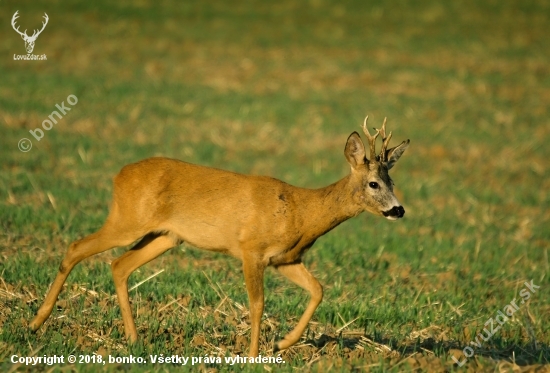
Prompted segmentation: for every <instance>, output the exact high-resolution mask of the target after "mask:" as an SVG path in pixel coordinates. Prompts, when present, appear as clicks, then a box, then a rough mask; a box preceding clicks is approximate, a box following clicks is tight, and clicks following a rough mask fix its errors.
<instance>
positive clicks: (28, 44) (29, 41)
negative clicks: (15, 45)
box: [11, 11, 49, 53]
mask: <svg viewBox="0 0 550 373" xmlns="http://www.w3.org/2000/svg"><path fill="white" fill-rule="evenodd" d="M18 12H19V11H16V12H15V13H14V14H13V17H12V18H11V26H12V27H13V29H14V30H15V31H16V32H17V33H18V34H19V35H21V38H23V40H24V41H25V49H26V50H27V53H32V51H33V49H34V43H35V42H36V38H37V37H38V35H40V33H41V32H42V31H44V28H45V27H46V25H47V24H48V19H49V18H48V15H47V14H46V13H44V22H42V28H41V29H40V31H39V30H34V32H33V34H32V35H31V36H29V35H27V30H25V31H24V32H21V31H19V26H17V27H15V21H16V20H17V18H19V15H18V14H17V13H18Z"/></svg>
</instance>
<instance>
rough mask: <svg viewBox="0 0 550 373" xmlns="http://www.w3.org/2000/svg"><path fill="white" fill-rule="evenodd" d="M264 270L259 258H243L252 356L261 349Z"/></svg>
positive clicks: (250, 353) (251, 256) (256, 354)
mask: <svg viewBox="0 0 550 373" xmlns="http://www.w3.org/2000/svg"><path fill="white" fill-rule="evenodd" d="M264 270H265V265H263V264H262V263H261V262H260V261H259V260H257V259H256V258H254V257H253V255H249V256H248V257H245V258H243V271H244V280H245V282H246V290H247V291H248V300H249V303H250V305H249V308H250V324H251V333H250V351H249V355H250V356H251V357H256V356H258V353H259V349H260V324H261V321H262V314H263V312H264Z"/></svg>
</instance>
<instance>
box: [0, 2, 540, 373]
mask: <svg viewBox="0 0 550 373" xmlns="http://www.w3.org/2000/svg"><path fill="white" fill-rule="evenodd" d="M176 4H177V5H176ZM16 10H19V14H20V18H19V19H18V24H19V25H20V26H21V29H22V30H23V29H28V30H31V29H33V28H38V27H39V26H40V23H41V22H42V16H43V13H44V12H46V13H47V14H48V16H49V23H48V25H47V27H46V28H45V30H44V31H43V32H42V34H40V36H39V37H38V39H37V41H36V46H35V50H34V52H33V53H34V54H37V55H41V54H46V55H47V60H46V61H21V60H14V57H13V55H14V54H15V55H19V54H25V53H26V52H25V48H24V42H23V40H22V39H21V37H19V35H17V34H16V33H15V32H14V30H13V29H12V28H11V25H10V19H11V17H12V15H13V14H14V13H15V11H16ZM0 14H1V17H0V20H1V23H0V36H1V37H0V52H1V53H0V56H1V58H0V129H1V131H2V135H1V136H0V159H1V163H0V368H1V369H2V370H3V371H10V370H12V371H26V370H30V369H33V368H29V367H25V366H24V365H17V364H13V363H12V362H11V357H12V355H14V354H15V355H18V356H43V355H48V356H50V355H55V354H57V355H64V356H68V355H69V354H74V355H92V354H100V355H101V356H103V357H104V359H105V358H106V357H107V356H108V355H111V356H119V357H124V356H126V357H127V356H130V355H133V356H142V357H148V356H149V355H160V354H164V355H165V356H168V355H182V356H188V357H191V356H195V357H199V356H200V357H204V356H206V355H208V356H220V357H224V356H234V355H237V354H245V353H246V351H247V349H248V340H249V327H248V300H247V296H246V291H245V287H244V280H243V276H242V270H241V266H240V263H239V262H238V261H236V260H235V259H232V258H229V257H226V256H222V255H217V254H212V253H208V252H203V251H198V250H195V249H193V248H191V247H189V246H186V245H182V246H180V247H177V248H175V249H173V250H171V251H169V252H168V253H166V254H164V255H163V256H161V257H160V258H159V259H157V260H155V261H154V262H152V263H150V264H149V265H147V266H144V267H142V268H141V269H139V270H138V271H137V272H136V273H135V274H133V275H132V277H131V278H130V286H133V285H138V286H137V288H135V289H134V290H133V291H131V293H130V295H131V300H132V306H133V312H134V315H135V317H136V324H137V326H138V333H139V336H140V341H139V342H138V343H137V344H136V345H132V346H130V347H128V346H127V344H126V340H125V338H124V330H123V324H122V319H121V316H120V311H119V308H118V303H117V301H116V296H115V292H114V285H113V282H112V278H111V273H110V266H109V263H110V262H111V260H112V259H114V258H116V257H117V256H119V255H121V254H122V253H123V252H124V251H125V249H127V248H118V249H115V250H113V251H110V252H106V253H103V254H100V255H97V256H95V257H93V258H90V259H88V260H86V261H85V262H82V263H81V264H79V265H78V266H77V267H76V268H75V270H74V271H73V272H72V274H71V276H70V277H69V279H68V281H67V283H66V288H65V290H64V291H63V292H62V293H61V295H60V297H59V301H58V304H57V309H54V312H53V314H52V316H51V317H50V318H49V319H48V321H47V322H46V324H45V325H44V326H43V327H42V328H41V329H40V330H39V331H38V332H37V333H36V334H33V333H30V332H29V331H28V329H27V326H28V323H29V321H30V320H31V318H32V317H33V316H34V314H35V312H36V310H37V309H38V307H39V306H40V304H41V302H42V301H43V299H44V296H45V294H46V292H47V290H48V287H49V285H50V283H51V281H52V280H53V278H54V276H55V274H56V273H57V269H58V267H59V264H60V262H61V260H62V258H63V255H64V253H65V251H66V249H67V247H68V245H69V244H70V243H71V242H72V241H74V240H76V239H78V238H82V237H84V236H85V235H88V234H90V233H92V232H94V231H96V230H97V229H99V227H101V225H102V224H103V222H104V219H105V217H106V216H107V213H108V206H109V202H110V198H111V192H112V177H113V176H114V175H115V174H116V173H117V172H118V170H120V168H121V167H122V166H124V165H125V164H127V163H130V162H134V161H137V160H139V159H143V158H147V157H151V156H156V155H162V156H167V157H174V158H178V159H182V160H185V161H188V162H192V163H197V164H202V165H208V166H213V167H217V168H223V169H228V170H232V171H236V172H242V173H247V174H262V175H270V176H273V177H276V178H279V179H282V180H284V181H286V182H288V183H290V184H293V185H298V186H302V187H309V188H318V187H322V186H325V185H328V184H330V183H332V182H334V181H336V180H338V179H339V178H342V177H344V176H345V175H346V174H347V173H348V172H349V166H348V164H347V163H346V160H345V157H344V154H343V149H344V145H345V141H346V138H347V136H348V135H349V134H350V133H351V132H352V131H355V130H358V131H360V129H359V125H360V124H361V123H362V120H363V118H364V116H365V115H366V114H368V115H369V117H370V123H371V125H373V126H374V125H380V124H381V122H382V120H383V118H384V117H385V116H387V117H388V127H389V129H390V130H392V131H393V133H394V140H393V144H397V143H398V142H400V141H402V140H404V139H407V138H410V139H411V146H410V147H409V149H408V150H407V152H406V153H405V154H404V156H403V157H402V158H401V160H400V161H399V163H398V164H397V165H396V167H395V168H394V169H392V178H393V180H394V181H395V184H396V194H397V196H398V198H399V199H400V201H401V202H402V203H403V205H404V207H405V209H406V216H405V218H404V219H402V220H400V221H399V222H396V223H391V222H388V221H386V220H385V219H381V218H379V217H375V216H372V215H367V214H363V215H360V216H359V217H356V218H354V219H351V220H349V221H347V222H345V223H344V224H342V225H340V226H339V227H337V228H336V229H334V230H333V231H332V232H330V233H329V234H328V235H326V236H323V237H322V238H321V239H319V240H318V241H317V243H316V244H315V245H314V247H313V248H312V249H311V250H310V251H309V252H308V253H307V254H306V256H305V258H304V261H305V263H306V265H307V267H308V268H310V269H311V270H312V272H313V273H314V274H315V275H316V276H317V277H318V278H319V280H320V281H321V283H322V284H323V285H324V288H325V297H324V301H323V303H322V304H321V306H320V307H319V308H318V310H317V311H316V313H315V315H314V317H313V320H312V322H311V323H310V327H309V329H308V331H307V332H306V333H305V334H304V336H303V339H302V341H301V342H300V343H299V344H298V345H296V346H294V347H292V348H290V349H289V350H286V351H284V352H282V357H283V358H284V360H285V363H284V364H281V365H279V366H277V365H274V364H271V365H266V366H265V367H264V366H263V365H254V364H247V365H244V366H239V368H238V369H241V368H242V369H244V370H245V371H258V372H260V371H265V370H268V371H286V372H293V371H296V370H311V371H318V372H326V371H329V370H330V371H350V370H355V371H373V372H381V371H392V372H398V371H410V370H416V371H449V370H454V369H456V370H459V371H462V370H468V371H472V372H474V371H475V372H481V371H487V372H493V371H509V372H511V371H514V372H517V371H522V372H523V371H535V370H536V369H538V370H537V371H550V323H549V322H548V320H550V304H549V299H550V280H549V277H548V272H549V269H550V262H549V258H548V248H549V246H550V229H549V227H550V210H549V208H550V193H549V191H550V162H549V159H550V148H549V146H548V144H549V143H550V44H549V42H548V36H549V32H548V25H549V24H550V3H548V2H547V1H544V0H538V1H537V0H533V1H511V0H501V1H496V0H489V1H483V2H480V1H474V0H464V1H456V2H441V1H435V0H427V1H423V2H416V1H412V0H388V1H381V0H373V1H368V2H366V1H348V2H342V1H328V0H311V1H309V2H296V1H290V0H281V1H278V2H275V3H271V2H260V1H253V0H246V1H239V2H237V1H219V0H212V1H208V2H198V1H188V2H181V3H179V2H178V3H176V2H169V1H156V2H150V1H145V0H143V1H134V2H130V1H123V2H108V1H104V0H101V1H94V2H79V1H66V2H63V3H62V2H53V1H49V2H47V1H32V2H31V1H24V2H17V3H16V2H15V1H2V2H0ZM28 33H29V34H30V33H31V32H30V31H29V32H28ZM70 95H74V96H76V97H77V101H78V102H76V103H75V104H74V105H70V104H68V102H67V98H68V97H69V96H70ZM71 100H72V101H73V102H74V99H71ZM63 102H64V103H65V106H66V107H69V108H70V109H71V110H70V111H68V112H66V114H65V115H64V116H63V117H62V118H61V119H58V120H57V123H56V124H54V126H53V128H51V129H50V130H49V131H46V130H43V132H44V136H43V137H42V138H41V139H40V141H37V140H36V138H34V137H33V136H32V135H31V134H30V133H29V131H31V130H35V129H37V128H42V127H41V124H42V122H43V121H44V120H45V119H48V116H49V115H50V114H51V113H52V111H53V110H56V106H55V105H56V104H58V105H61V104H62V103H63ZM21 138H28V139H29V140H30V141H31V142H32V149H30V151H28V152H22V151H20V150H19V149H18V141H19V140H20V139H21ZM531 281H532V282H533V283H534V284H536V285H537V286H540V288H539V289H537V290H536V292H535V293H534V294H531V297H530V299H529V300H528V301H527V302H525V303H522V302H521V300H522V299H523V298H522V296H521V295H520V292H521V291H522V289H523V290H525V285H524V283H525V282H528V283H530V282H531ZM265 287H266V307H265V314H264V318H263V322H262V335H261V354H262V355H264V356H272V350H271V349H272V344H273V341H274V340H277V339H278V338H280V337H281V336H282V335H284V334H285V333H286V332H288V331H289V330H290V329H291V328H293V326H294V325H295V324H296V322H297V320H298V318H299V316H300V315H301V313H302V312H303V311H304V309H305V306H306V304H307V294H306V293H305V292H304V291H302V290H301V289H299V288H297V287H295V286H294V285H292V284H290V283H289V282H287V281H286V280H284V279H283V278H281V277H280V276H279V275H278V274H277V273H276V272H275V271H273V270H270V269H269V270H268V271H267V273H266V281H265ZM513 301H515V302H517V305H518V307H517V308H518V309H517V311H516V312H515V313H514V314H513V316H510V317H509V319H508V320H507V321H505V322H503V325H502V326H501V327H500V329H499V330H498V331H497V332H495V333H494V335H493V336H492V337H491V338H488V340H487V341H484V340H483V341H482V340H481V339H480V338H479V334H480V333H483V330H484V328H486V326H485V323H486V321H488V320H489V319H491V318H495V317H496V316H497V315H498V311H499V310H500V311H502V310H504V309H505V308H506V307H507V306H508V305H509V304H510V303H511V302H513ZM495 325H496V324H495ZM499 326H500V325H499ZM485 335H487V334H485ZM476 337H477V338H478V339H477V341H478V342H479V343H478V346H474V345H473V344H472V343H471V342H472V341H474V342H475V341H476ZM469 346H470V348H471V349H472V351H473V352H474V355H473V356H471V357H470V358H469V359H467V360H466V361H465V362H464V365H463V366H462V367H458V366H457V364H456V363H455V362H454V361H453V359H452V357H453V356H454V357H455V359H456V360H458V361H464V360H465V359H466V358H465V356H464V353H463V352H462V351H463V350H464V349H465V348H466V347H469ZM465 351H469V350H468V349H466V350H465ZM222 359H223V358H222ZM176 367H177V366H176V365H170V364H164V365H153V364H146V365H136V364H134V365H128V364H107V365H104V366H97V365H95V364H91V363H89V364H74V365H71V364H61V365H56V366H54V367H53V371H62V372H67V371H73V370H76V371H96V370H98V369H103V371H115V370H116V371H118V370H127V369H132V371H133V370H136V371H152V370H161V371H169V370H173V369H175V368H176ZM34 369H36V370H42V371H52V370H51V369H52V367H50V366H47V365H43V364H42V365H39V366H36V367H34ZM234 369H235V367H232V366H229V365H224V364H222V365H217V364H202V363H201V364H197V365H195V366H193V367H191V368H187V370H200V371H219V372H224V371H233V370H234ZM521 369H523V370H521Z"/></svg>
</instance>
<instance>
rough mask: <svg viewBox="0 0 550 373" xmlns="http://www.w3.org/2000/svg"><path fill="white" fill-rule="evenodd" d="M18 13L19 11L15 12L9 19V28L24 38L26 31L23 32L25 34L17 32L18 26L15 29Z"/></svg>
mask: <svg viewBox="0 0 550 373" xmlns="http://www.w3.org/2000/svg"><path fill="white" fill-rule="evenodd" d="M17 13H19V11H18V10H17V11H15V13H14V14H13V17H11V27H13V29H14V30H15V32H17V33H18V34H19V35H21V36H22V37H25V36H27V37H28V35H27V30H25V32H21V31H19V26H17V27H15V22H16V20H17V18H19V15H18V14H17Z"/></svg>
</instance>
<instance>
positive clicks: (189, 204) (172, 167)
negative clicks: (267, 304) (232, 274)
mask: <svg viewBox="0 0 550 373" xmlns="http://www.w3.org/2000/svg"><path fill="white" fill-rule="evenodd" d="M371 139H372V137H371V138H370V139H369V142H371V146H374V145H373V142H374V140H371ZM388 140H389V139H388ZM387 142H388V141H386V143H387ZM406 146H408V142H407V143H405V142H403V143H402V144H401V145H399V146H398V147H396V148H394V149H390V150H388V151H387V154H388V162H385V161H384V162H383V161H379V160H377V159H371V160H370V161H369V160H368V159H367V158H366V154H365V148H364V145H363V142H362V141H361V138H360V137H359V135H358V134H357V133H356V132H354V133H352V134H351V135H350V137H349V138H348V141H347V143H346V148H345V151H344V153H345V156H346V158H347V160H348V163H349V164H350V165H351V173H350V174H349V175H348V176H346V177H345V178H343V179H342V180H340V181H338V182H336V183H334V184H331V185H329V186H327V187H325V188H321V189H316V190H312V189H304V188H298V187H295V186H292V185H289V184H286V183H284V182H282V181H280V180H277V179H273V178H270V177H265V176H247V175H241V174H237V173H233V172H229V171H223V170H219V169H215V168H210V167H204V166H198V165H193V164H190V163H186V162H182V161H178V160H174V159H168V158H150V159H146V160H143V161H140V162H137V163H133V164H130V165H127V166H125V167H124V168H123V169H122V170H121V171H120V173H119V174H118V175H117V176H116V177H115V178H114V196H113V202H112V205H111V210H110V214H109V216H108V217H107V220H106V222H105V224H104V225H103V227H102V228H101V229H100V230H99V231H98V232H96V233H93V234H91V235H89V236H88V237H86V238H84V239H82V240H79V241H75V242H73V243H72V244H71V245H70V247H69V250H68V252H67V254H66V256H65V258H64V259H63V261H62V263H61V266H60V269H59V273H58V275H57V277H56V279H55V280H54V283H53V284H52V287H51V289H50V291H49V293H48V295H47V296H46V299H45V300H44V303H43V305H42V306H41V307H40V309H39V310H38V312H37V315H36V317H35V318H34V319H33V320H32V322H31V323H30V327H31V329H33V330H37V329H38V328H39V327H40V326H41V325H42V324H43V323H44V321H45V320H46V319H47V318H48V317H49V315H50V313H51V311H52V309H53V307H54V305H55V302H56V300H57V297H58V295H59V293H60V291H61V288H62V286H63V283H64V282H65V280H66V278H67V276H68V275H69V273H70V271H71V270H72V268H74V266H75V265H76V264H77V263H78V262H80V261H81V260H83V259H85V258H87V257H89V256H91V255H94V254H97V253H100V252H102V251H105V250H109V249H111V248H113V247H117V246H124V245H129V244H131V243H132V242H135V241H136V240H138V239H141V240H140V241H139V243H138V244H137V245H136V246H135V247H133V248H132V249H131V250H129V251H128V252H126V253H125V254H123V255H122V256H121V257H119V258H117V259H115V260H114V261H113V262H112V264H111V267H112V272H113V278H114V282H115V287H116V292H117V295H118V299H119V303H120V308H121V313H122V318H123V321H124V328H125V332H126V336H127V338H128V339H129V340H130V341H135V340H136V339H137V330H136V326H135V323H134V320H133V317H132V312H131V308H130V302H129V298H128V287H127V286H128V285H127V280H128V277H129V276H130V274H131V273H132V272H133V271H134V270H136V269H137V268H139V267H140V266H142V265H143V264H145V263H147V262H149V261H151V260H153V259H154V258H156V257H157V256H159V255H161V254H162V253H164V252H165V251H167V250H169V249H170V248H172V247H174V246H176V245H177V244H179V243H181V242H182V241H185V242H187V243H189V244H191V245H193V246H196V247H198V248H201V249H205V250H212V251H218V252H224V253H227V254H229V255H232V256H234V257H235V258H238V259H240V260H241V261H242V262H243V272H244V277H245V282H246V287H247V291H248V295H249V300H250V315H251V317H250V319H251V324H252V328H251V344H250V355H251V356H256V355H258V352H259V333H260V321H261V316H262V313H263V307H264V303H263V302H264V295H263V273H264V269H265V268H266V267H267V266H274V267H275V268H276V269H277V270H278V271H279V272H280V273H281V274H282V275H283V276H285V277H287V278H288V279H290V280H291V281H293V282H294V283H296V284H297V285H299V286H301V287H303V288H304V289H306V290H307V291H308V292H309V293H310V294H311V300H310V302H309V304H308V306H307V308H306V311H305V312H304V314H303V315H302V317H301V318H300V320H299V322H298V325H297V326H296V327H295V328H294V330H292V331H291V332H290V333H288V334H287V335H286V336H285V337H284V338H283V340H281V341H279V342H278V343H277V344H276V346H275V349H284V348H288V347H289V346H291V345H293V344H294V343H296V342H297V341H298V340H299V338H300V336H301V335H302V333H303V331H304V330H305V328H306V327H307V324H308V322H309V320H310V319H311V316H312V315H313V312H314V311H315V309H316V308H317V306H318V305H319V303H320V302H321V300H322V297H323V289H322V286H321V285H320V284H319V282H318V281H317V280H316V279H315V278H314V277H313V276H312V275H311V274H310V273H309V272H308V271H307V269H306V268H305V267H304V266H303V264H302V262H301V257H302V255H303V253H304V252H305V251H306V250H307V249H309V248H310V247H311V246H312V245H313V243H314V242H315V240H316V239H317V238H318V237H319V236H321V235H323V234H325V233H327V232H328V231H330V230H331V229H333V228H334V227H336V226H337V225H338V224H340V223H341V222H343V221H345V220H347V219H349V218H351V217H353V216H356V215H358V214H359V213H361V212H362V211H370V212H372V213H374V214H377V215H382V214H383V212H384V211H387V210H390V209H392V208H395V207H397V206H399V202H398V201H397V199H396V198H395V196H394V195H393V187H392V183H391V180H390V179H389V175H388V168H389V167H388V164H389V162H390V159H391V157H392V155H391V154H392V153H395V154H398V156H397V157H394V159H393V163H395V161H396V160H397V159H398V158H399V156H400V155H401V154H402V153H403V151H404V148H406ZM400 147H401V148H400ZM371 149H372V147H371ZM395 149H399V151H397V152H395V151H394V150H395ZM383 150H384V151H385V148H384V149H383ZM385 154H386V153H385ZM371 158H372V157H371ZM393 163H391V164H392V165H393ZM373 182H376V183H377V185H378V187H377V188H375V189H373V188H372V187H370V186H369V185H370V184H369V183H373ZM399 207H400V206H399ZM400 208H401V207H400ZM401 209H402V208H401ZM403 213H404V210H403ZM401 216H402V215H401ZM401 216H397V217H401ZM390 217H391V218H392V219H393V218H394V217H393V216H390ZM397 217H395V218H397Z"/></svg>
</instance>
